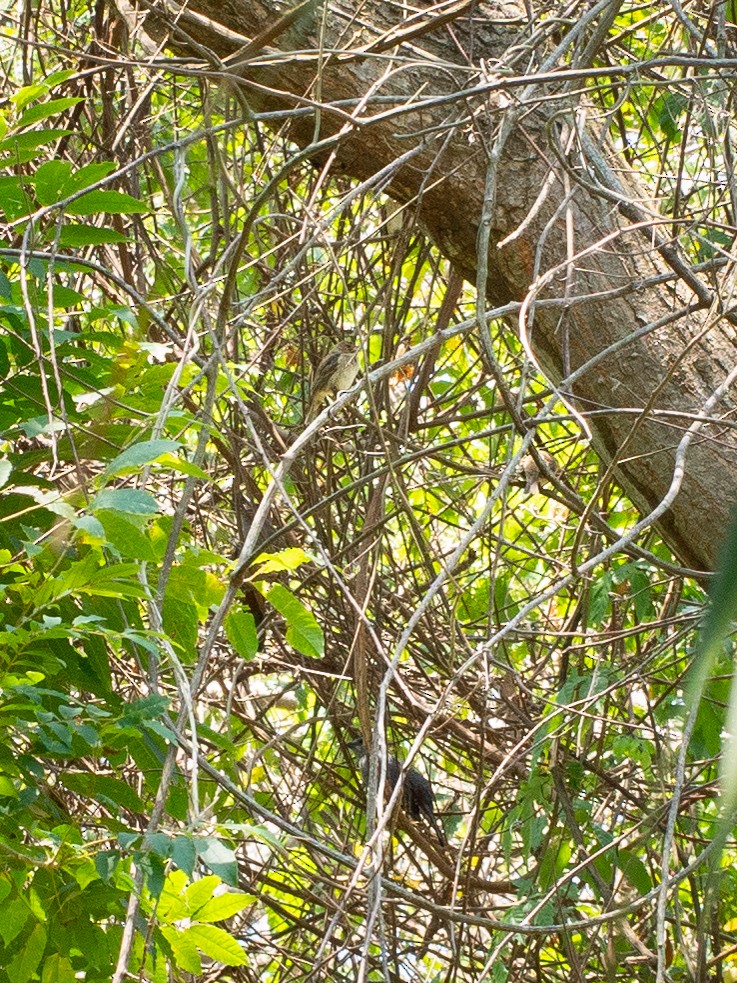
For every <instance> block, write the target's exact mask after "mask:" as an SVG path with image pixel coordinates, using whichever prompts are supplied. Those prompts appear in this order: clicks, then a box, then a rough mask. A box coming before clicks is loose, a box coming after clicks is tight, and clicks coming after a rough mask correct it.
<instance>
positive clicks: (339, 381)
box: [305, 341, 358, 424]
mask: <svg viewBox="0 0 737 983" xmlns="http://www.w3.org/2000/svg"><path fill="white" fill-rule="evenodd" d="M357 375H358V350H357V349H356V346H355V345H354V344H353V342H351V341H339V342H338V344H337V345H336V346H335V348H333V349H332V350H331V351H330V352H328V354H327V355H326V356H325V358H324V359H323V360H322V362H320V364H319V365H318V366H317V368H316V369H315V375H314V377H313V379H312V386H311V387H310V405H309V406H308V408H307V413H306V414H305V424H307V423H312V421H313V420H314V419H315V417H316V416H317V414H318V413H319V412H320V405H321V404H322V402H323V400H324V399H325V397H326V396H332V395H333V394H334V393H339V392H341V391H342V390H344V389H350V388H351V386H352V385H353V383H354V382H355V381H356V376H357Z"/></svg>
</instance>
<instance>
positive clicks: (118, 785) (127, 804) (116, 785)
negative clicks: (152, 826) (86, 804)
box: [62, 771, 144, 813]
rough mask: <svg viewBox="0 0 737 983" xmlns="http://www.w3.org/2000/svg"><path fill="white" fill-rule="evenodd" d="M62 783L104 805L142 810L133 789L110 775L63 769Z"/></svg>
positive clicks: (141, 804) (138, 798) (131, 810)
mask: <svg viewBox="0 0 737 983" xmlns="http://www.w3.org/2000/svg"><path fill="white" fill-rule="evenodd" d="M62 784H63V785H65V786H66V787H67V788H68V789H70V790H71V791H72V792H78V793H79V794H80V795H82V796H84V797H86V798H89V799H95V800H97V801H98V802H102V803H104V804H106V805H110V804H113V805H116V806H120V807H122V808H123V809H127V810H129V811H130V812H137V813H143V812H144V805H143V802H142V801H141V799H140V797H139V795H138V793H137V792H136V791H135V789H133V788H131V786H130V785H128V783H127V782H124V781H122V779H120V778H114V777H113V776H112V775H96V774H94V772H89V771H80V772H69V771H65V772H64V774H63V776H62Z"/></svg>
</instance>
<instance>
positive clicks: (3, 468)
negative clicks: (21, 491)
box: [0, 459, 13, 488]
mask: <svg viewBox="0 0 737 983" xmlns="http://www.w3.org/2000/svg"><path fill="white" fill-rule="evenodd" d="M12 473H13V465H12V464H11V463H10V461H8V460H7V459H6V460H2V461H0V488H2V487H3V485H5V484H7V481H8V478H9V477H10V475H11V474H12Z"/></svg>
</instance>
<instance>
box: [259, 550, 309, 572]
mask: <svg viewBox="0 0 737 983" xmlns="http://www.w3.org/2000/svg"><path fill="white" fill-rule="evenodd" d="M311 562H312V557H310V556H309V555H308V554H307V553H305V551H304V550H303V549H301V548H300V547H299V546H290V547H289V548H288V549H285V550H281V551H280V552H279V553H262V554H261V555H260V556H257V557H256V559H255V560H254V566H255V567H257V570H256V576H257V577H263V576H266V574H268V573H282V572H284V571H287V572H289V571H292V570H296V569H297V568H298V567H299V566H301V565H302V564H303V563H311Z"/></svg>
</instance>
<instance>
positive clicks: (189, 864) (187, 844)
mask: <svg viewBox="0 0 737 983" xmlns="http://www.w3.org/2000/svg"><path fill="white" fill-rule="evenodd" d="M171 859H172V860H173V861H174V863H175V864H176V865H177V867H179V869H180V870H183V871H184V873H185V874H187V875H188V876H189V877H192V876H193V875H194V865H195V863H196V862H197V850H196V849H195V845H194V842H193V840H192V837H191V836H185V835H184V834H181V835H180V836H175V837H174V842H173V844H172V848H171Z"/></svg>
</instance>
